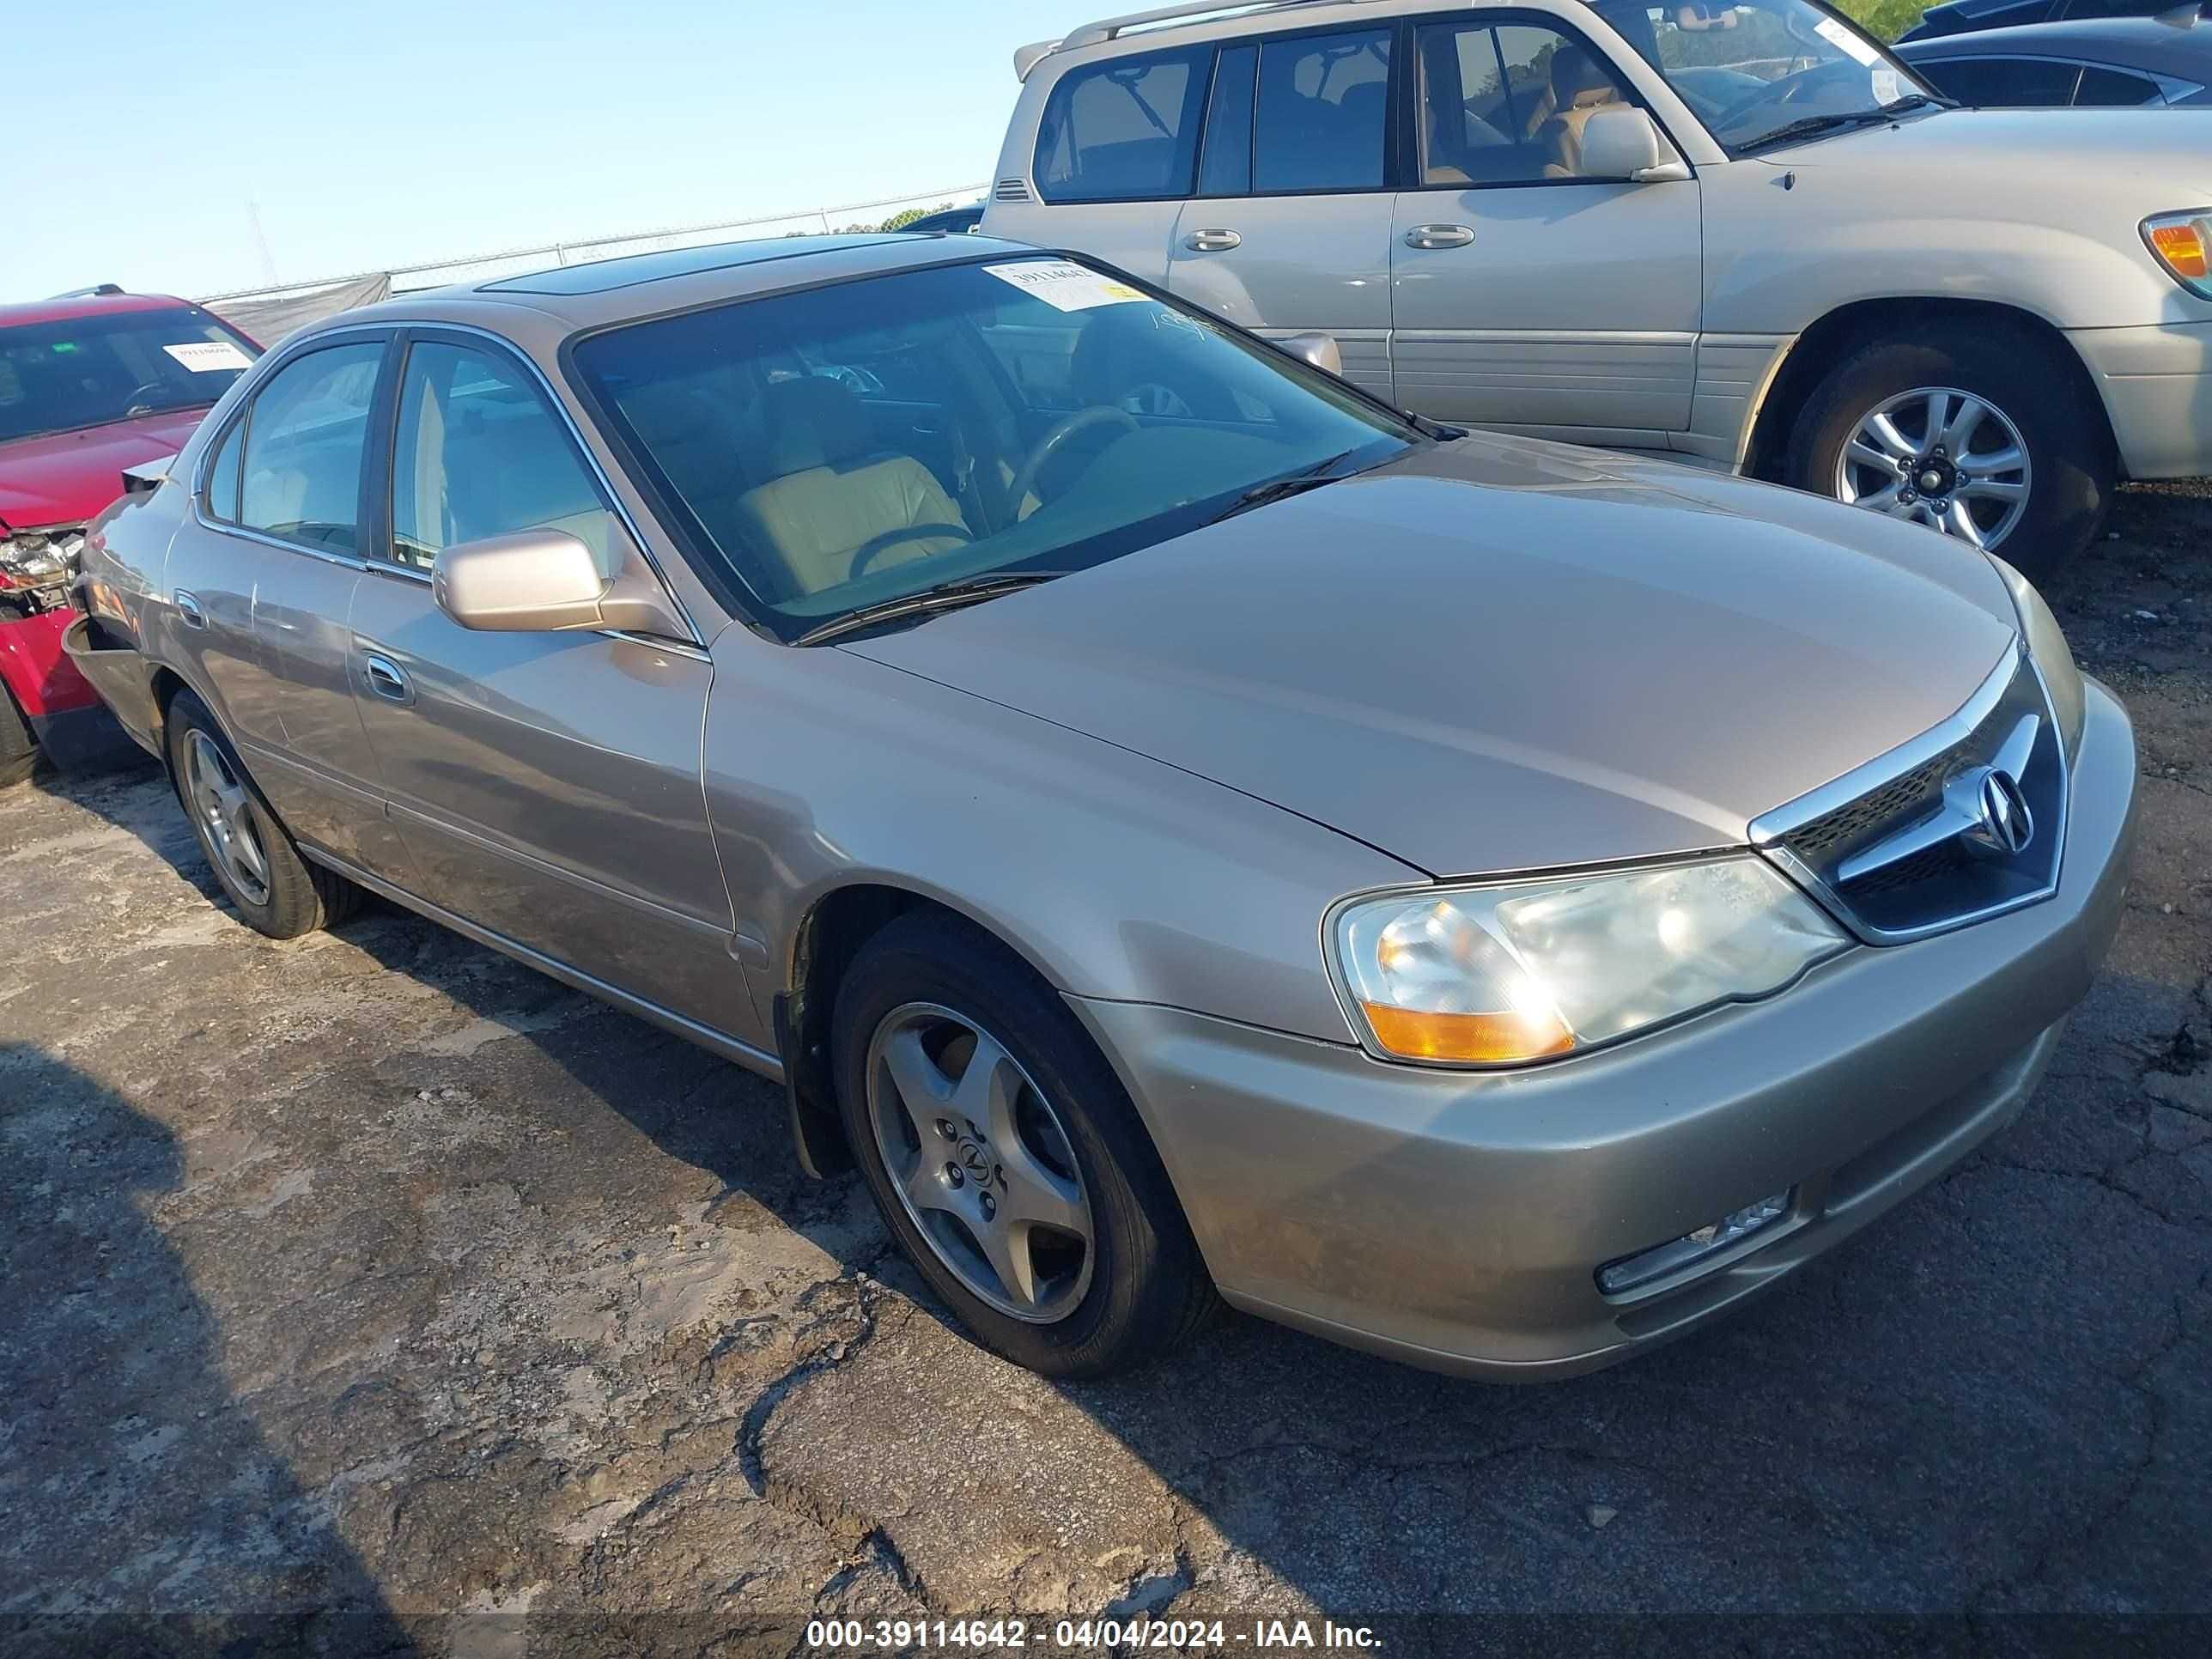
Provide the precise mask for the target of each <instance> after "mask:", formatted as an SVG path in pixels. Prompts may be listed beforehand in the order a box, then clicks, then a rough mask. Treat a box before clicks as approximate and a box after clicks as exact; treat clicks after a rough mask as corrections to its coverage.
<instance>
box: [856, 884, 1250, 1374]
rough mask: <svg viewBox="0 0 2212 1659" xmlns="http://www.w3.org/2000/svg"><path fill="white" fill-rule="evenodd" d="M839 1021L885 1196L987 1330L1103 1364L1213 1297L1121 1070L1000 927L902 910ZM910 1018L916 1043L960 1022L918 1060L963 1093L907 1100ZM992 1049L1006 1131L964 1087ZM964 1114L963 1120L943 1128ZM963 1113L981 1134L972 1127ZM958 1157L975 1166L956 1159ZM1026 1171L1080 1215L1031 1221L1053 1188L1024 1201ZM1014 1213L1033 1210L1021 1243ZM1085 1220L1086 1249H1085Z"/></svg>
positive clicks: (921, 1265) (982, 1333)
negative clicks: (1017, 1263)
mask: <svg viewBox="0 0 2212 1659" xmlns="http://www.w3.org/2000/svg"><path fill="white" fill-rule="evenodd" d="M832 1026H833V1030H832V1033H831V1047H832V1051H833V1054H834V1057H835V1062H836V1079H837V1097H838V1107H839V1110H840V1112H841V1114H842V1117H843V1120H844V1126H845V1133H846V1135H847V1137H848V1139H849V1140H850V1142H851V1145H852V1148H853V1152H854V1159H855V1161H856V1162H857V1163H858V1164H860V1170H861V1174H862V1176H863V1177H864V1178H865V1179H866V1182H867V1184H868V1190H869V1192H870V1194H872V1196H873V1197H874V1199H875V1200H876V1206H877V1208H878V1209H879V1210H880V1211H881V1212H883V1216H884V1221H885V1222H886V1223H887V1224H888V1225H889V1226H890V1230H891V1232H892V1234H893V1235H894V1236H895V1237H896V1238H897V1240H898V1242H899V1244H900V1246H901V1248H902V1249H904V1250H905V1251H906V1254H907V1256H908V1259H909V1260H910V1261H913V1263H914V1265H915V1267H916V1268H917V1269H918V1270H919V1271H920V1272H921V1276H922V1277H923V1278H924V1279H927V1281H928V1282H929V1285H930V1286H931V1288H932V1289H933V1290H934V1291H936V1292H937V1293H938V1294H939V1296H940V1297H943V1298H944V1299H945V1301H946V1302H947V1303H949V1304H951V1307H952V1309H953V1310H954V1311H955V1312H956V1313H957V1314H958V1315H959V1316H960V1319H961V1321H962V1322H963V1323H964V1324H965V1325H966V1326H967V1327H968V1328H969V1330H970V1331H971V1332H973V1333H974V1334H975V1336H976V1337H977V1338H978V1339H979V1340H981V1342H982V1343H983V1345H984V1346H987V1347H988V1348H990V1349H992V1350H993V1351H994V1352H997V1353H999V1354H1000V1355H1003V1356H1004V1357H1005V1358H1008V1359H1011V1360H1012V1361H1013V1362H1014V1363H1015V1364H1018V1365H1024V1366H1026V1367H1027V1368H1028V1369H1030V1370H1033V1371H1037V1372H1040V1373H1042V1375H1044V1376H1054V1377H1083V1376H1103V1375H1104V1374H1105V1373H1107V1372H1109V1371H1113V1370H1120V1369H1122V1368H1124V1367H1127V1366H1129V1365H1132V1364H1139V1363H1142V1362H1144V1361H1146V1360H1149V1359H1152V1358H1156V1357H1157V1356H1158V1355H1160V1354H1162V1353H1164V1352H1167V1351H1168V1350H1169V1349H1171V1348H1173V1347H1175V1346H1176V1345H1177V1344H1179V1343H1181V1342H1182V1341H1183V1340H1185V1339H1187V1338H1188V1336H1190V1335H1191V1334H1192V1333H1193V1332H1194V1331H1195V1330H1197V1329H1198V1328H1199V1327H1200V1325H1202V1324H1203V1323H1205V1322H1206V1319H1207V1318H1208V1316H1211V1315H1212V1313H1213V1311H1214V1310H1215V1309H1216V1308H1217V1307H1218V1305H1219V1304H1218V1298H1217V1297H1216V1296H1215V1293H1214V1290H1213V1283H1212V1279H1210V1278H1209V1277H1208V1276H1207V1274H1206V1265H1205V1263H1204V1262H1203V1261H1201V1260H1200V1256H1199V1252H1198V1245H1197V1243H1196V1241H1195V1240H1194V1239H1193V1238H1192V1237H1191V1232H1190V1227H1189V1224H1188V1222H1187V1221H1185V1219H1184V1218H1183V1213H1182V1206H1181V1205H1180V1204H1179V1203H1177V1201H1176V1195H1175V1192H1174V1189H1173V1188H1172V1187H1171V1186H1170V1184H1169V1182H1168V1176H1167V1171H1166V1170H1165V1168H1164V1167H1163V1166H1162V1164H1161V1163H1160V1159H1159V1154H1158V1151H1157V1150H1155V1148H1154V1147H1153V1146H1152V1139H1151V1137H1150V1135H1148V1134H1147V1133H1146V1130H1145V1127H1144V1124H1143V1122H1142V1121H1141V1120H1140V1119H1139V1117H1138V1115H1137V1110H1136V1108H1135V1107H1134V1106H1133V1104H1132V1103H1130V1100H1129V1097H1128V1095H1127V1092H1126V1091H1124V1090H1123V1089H1122V1087H1121V1081H1120V1079H1118V1078H1116V1077H1115V1074H1114V1072H1113V1069H1112V1067H1110V1066H1108V1065H1107V1063H1106V1060H1105V1058H1104V1056H1103V1055H1102V1054H1100V1053H1099V1052H1098V1050H1097V1047H1096V1046H1095V1045H1094V1044H1093V1043H1092V1042H1091V1038H1090V1036H1089V1035H1088V1034H1087V1033H1086V1032H1085V1030H1083V1028H1082V1026H1081V1024H1079V1023H1078V1021H1077V1020H1076V1019H1075V1018H1074V1016H1073V1014H1071V1013H1070V1012H1068V1010H1067V1007H1066V1004H1064V1003H1063V1002H1062V1001H1061V1000H1060V998H1059V997H1058V996H1057V995H1055V994H1054V992H1053V991H1052V989H1051V988H1050V987H1048V986H1047V985H1045V984H1044V983H1043V982H1042V981H1041V980H1039V979H1038V977H1037V976H1036V974H1035V973H1034V972H1032V971H1031V970H1030V968H1029V967H1028V966H1027V964H1025V963H1022V962H1021V961H1019V960H1018V958H1016V957H1013V956H1012V954H1011V953H1010V952H1008V951H1006V950H1005V949H1004V948H1003V947H1002V946H1000V945H999V944H998V943H997V942H996V941H995V940H994V939H990V938H989V936H988V935H987V934H984V933H981V931H980V930H978V929H976V928H974V927H969V926H968V925H967V924H965V923H963V922H960V921H956V920H954V919H952V918H950V917H945V916H940V915H909V916H906V917H902V918H901V919H900V920H898V921H894V922H892V923H891V924H890V926H889V927H885V928H884V931H883V932H882V933H878V935H877V936H876V937H875V938H874V939H872V940H870V941H869V943H868V944H867V945H865V946H864V947H863V948H862V949H861V951H860V955H859V956H858V957H856V958H855V959H854V963H853V965H852V967H851V969H849V970H848V972H847V974H846V975H845V979H844V982H843V984H842V987H840V989H839V991H838V994H837V1002H836V1013H835V1017H834V1018H833V1021H832ZM902 1036H911V1037H912V1039H913V1043H914V1047H913V1048H912V1050H911V1052H913V1053H924V1052H926V1048H925V1045H942V1044H943V1043H944V1042H945V1039H946V1038H947V1037H948V1036H949V1037H950V1039H951V1044H950V1046H949V1047H945V1046H938V1047H936V1048H935V1052H936V1054H937V1055H938V1056H939V1059H938V1060H925V1062H924V1064H925V1066H927V1070H926V1071H925V1072H924V1073H921V1076H922V1078H923V1080H924V1081H925V1082H926V1083H927V1085H929V1086H930V1087H931V1088H932V1089H933V1090H934V1089H938V1088H940V1087H941V1088H943V1089H945V1090H946V1091H957V1092H945V1093H932V1094H931V1095H930V1096H929V1103H928V1104H927V1105H925V1106H921V1107H920V1108H916V1107H915V1105H914V1104H913V1103H911V1102H909V1101H908V1098H907V1095H908V1093H911V1092H913V1085H912V1082H911V1078H912V1076H913V1075H914V1074H913V1073H910V1072H909V1073H906V1074H907V1075H908V1077H909V1085H908V1090H907V1091H899V1090H898V1089H897V1086H896V1084H895V1083H894V1082H893V1080H892V1079H891V1076H890V1073H891V1071H892V1070H893V1069H894V1067H895V1064H899V1065H902V1062H895V1060H894V1058H893V1047H892V1045H894V1044H895V1043H896V1040H897V1039H898V1038H900V1037H902ZM986 1043H988V1044H989V1045H991V1047H990V1048H988V1049H985V1048H984V1047H983V1046H982V1045H984V1044H986ZM986 1052H987V1053H989V1054H992V1055H993V1056H994V1060H996V1061H997V1062H998V1063H999V1064H1000V1066H1003V1067H1004V1070H1003V1072H1002V1073H1001V1075H1002V1076H1003V1078H1004V1079H1005V1080H1006V1084H1007V1097H1008V1100H1009V1104H1008V1105H1007V1107H1006V1110H1005V1112H1004V1113H1003V1115H1002V1116H1001V1118H1000V1120H998V1121H1003V1122H1005V1123H1007V1124H1012V1125H1015V1126H1017V1127H1015V1128H1014V1129H1013V1131H1012V1133H1011V1134H1007V1135H1000V1134H997V1133H993V1130H994V1121H993V1115H992V1114H991V1113H990V1112H989V1111H988V1110H987V1109H984V1108H981V1107H978V1106H976V1105H975V1103H974V1102H975V1099H978V1098H981V1096H980V1095H971V1094H970V1093H969V1091H967V1090H965V1089H964V1088H963V1087H962V1085H965V1084H966V1083H967V1082H968V1080H969V1079H968V1071H969V1066H972V1065H973V1064H974V1062H975V1059H976V1057H977V1055H978V1054H983V1053H986ZM871 1073H873V1074H874V1076H873V1078H872V1077H871ZM956 1074H957V1075H956ZM977 1075H978V1076H979V1077H980V1076H981V1073H978V1074H977ZM872 1088H873V1091H874V1092H872ZM886 1089H890V1090H891V1091H892V1092H891V1093H890V1094H889V1095H888V1096H887V1095H886V1094H885V1092H884V1091H885V1090H886ZM917 1118H918V1119H919V1120H920V1121H916V1120H917ZM956 1120H957V1122H958V1124H959V1126H960V1127H959V1128H958V1130H957V1132H956V1133H953V1134H951V1135H947V1134H945V1133H943V1131H942V1129H941V1127H939V1124H940V1121H946V1122H949V1121H956ZM970 1120H973V1121H975V1127H976V1128H977V1129H978V1130H979V1131H980V1133H975V1134H973V1135H971V1134H969V1133H968V1126H969V1121H970ZM887 1142H888V1143H889V1145H890V1153H889V1155H888V1156H889V1157H890V1158H896V1161H897V1162H898V1163H899V1164H901V1165H902V1168H901V1169H899V1170H893V1169H892V1168H891V1166H890V1162H889V1161H887V1152H886V1143H887ZM978 1159H980V1160H981V1161H980V1162H977V1161H976V1160H978ZM963 1160H965V1167H966V1168H968V1169H970V1170H975V1171H976V1172H977V1173H975V1175H973V1176H966V1177H964V1178H963V1176H957V1175H955V1174H954V1173H953V1166H954V1165H956V1164H963ZM994 1164H996V1165H997V1166H998V1167H997V1168H996V1169H995V1170H994V1169H993V1167H992V1166H993V1165H994ZM1047 1166H1048V1167H1049V1170H1050V1173H1049V1174H1047V1175H1043V1176H1040V1175H1039V1173H1038V1172H1039V1170H1041V1169H1044V1168H1046V1167H1047ZM1024 1169H1026V1170H1027V1171H1028V1173H1027V1174H1024ZM940 1174H941V1177H942V1178H941V1179H939V1177H940ZM925 1177H927V1179H928V1180H930V1181H932V1182H936V1184H935V1185H934V1186H933V1188H932V1191H931V1193H930V1194H928V1195H927V1198H926V1199H925V1201H924V1204H923V1205H922V1206H915V1204H914V1201H913V1200H911V1199H910V1198H908V1197H907V1196H903V1195H902V1193H903V1194H911V1193H913V1192H915V1190H916V1189H917V1188H918V1187H919V1186H921V1185H922V1184H924V1181H925ZM1009 1178H1011V1182H1012V1184H1011V1186H1009V1185H1008V1184H1007V1182H1008V1181H1009ZM1024 1182H1028V1183H1029V1184H1030V1190H1031V1191H1032V1193H1035V1192H1036V1191H1037V1190H1038V1189H1039V1188H1040V1186H1048V1187H1050V1188H1053V1189H1054V1191H1055V1192H1057V1193H1058V1194H1061V1195H1062V1196H1061V1201H1063V1202H1064V1203H1066V1206H1067V1207H1066V1210H1065V1211H1063V1212H1062V1213H1063V1215H1064V1216H1066V1217H1067V1218H1070V1219H1071V1220H1072V1221H1073V1226H1072V1229H1071V1230H1070V1231H1055V1230H1054V1228H1052V1227H1051V1226H1049V1225H1047V1226H1045V1227H1044V1228H1043V1230H1042V1232H1032V1231H1027V1230H1026V1225H1025V1224H1021V1223H1019V1222H1018V1219H1017V1218H1018V1217H1019V1216H1020V1215H1022V1214H1025V1213H1026V1214H1037V1213H1042V1211H1043V1210H1048V1209H1050V1208H1051V1206H1052V1201H1053V1200H1052V1199H1051V1198H1050V1197H1049V1196H1048V1197H1047V1198H1046V1199H1045V1201H1044V1204H1043V1205H1042V1208H1041V1207H1040V1206H1037V1205H1036V1204H1034V1203H1025V1202H1024V1200H1023V1196H1022V1194H1023V1188H1024ZM992 1194H998V1197H997V1200H996V1205H995V1207H994V1202H993V1199H992V1196H991V1195H992ZM933 1206H934V1207H933ZM979 1206H980V1207H979ZM1010 1223H1011V1224H1012V1225H1021V1226H1024V1231H1021V1232H1018V1233H1016V1234H1013V1235H1012V1247H1011V1248H1010V1247H1009V1243H1008V1237H1007V1235H1006V1232H1005V1231H1003V1230H1004V1229H1006V1228H1007V1227H1008V1226H1009V1225H1010ZM924 1225H927V1226H928V1227H929V1228H930V1231H929V1232H928V1233H927V1234H925V1232H924V1231H923V1227H924ZM994 1229H996V1230H1000V1231H994ZM1086 1232H1087V1235H1088V1237H1087V1239H1085V1241H1084V1244H1083V1248H1084V1249H1085V1250H1087V1251H1088V1252H1089V1254H1088V1256H1087V1259H1086V1258H1084V1257H1082V1256H1079V1255H1078V1254H1077V1253H1076V1251H1075V1249H1074V1245H1075V1241H1076V1240H1077V1238H1078V1237H1079V1236H1081V1235H1083V1234H1085V1233H1086ZM1033 1240H1034V1241H1036V1247H1035V1248H1036V1252H1037V1253H1036V1255H1030V1251H1031V1250H1032V1241H1033ZM1016 1250H1018V1252H1020V1253H1021V1260H1022V1261H1024V1262H1025V1263H1027V1264H1028V1267H1030V1268H1034V1273H1033V1274H1032V1273H1030V1272H1029V1271H1028V1269H1027V1268H1023V1267H1018V1268H1017V1269H1016V1275H1015V1279H1013V1280H1010V1279H1008V1277H1007V1276H1006V1273H1004V1271H1003V1269H1002V1268H999V1267H993V1266H992V1265H991V1261H1000V1262H1001V1263H1003V1262H1005V1261H1009V1260H1011V1259H1012V1257H1013V1254H1014V1252H1015V1251H1016ZM994 1252H995V1254H994ZM1024 1278H1026V1279H1029V1281H1030V1285H1031V1286H1032V1287H1033V1289H1034V1291H1035V1297H1034V1300H1031V1301H1029V1302H1027V1303H1024V1300H1023V1297H1022V1295H1021V1294H1020V1291H1018V1289H1010V1288H1009V1285H1010V1283H1018V1281H1019V1280H1020V1279H1024ZM979 1292H980V1293H979ZM986 1297H989V1298H990V1299H988V1300H987V1299H986ZM994 1302H996V1303H998V1304H1000V1305H996V1306H994V1305H993V1303H994ZM1024 1307H1026V1309H1027V1313H1026V1316H1024V1312H1023V1309H1024ZM1009 1310H1011V1311H1009Z"/></svg>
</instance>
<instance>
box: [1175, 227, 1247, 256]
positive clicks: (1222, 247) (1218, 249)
mask: <svg viewBox="0 0 2212 1659" xmlns="http://www.w3.org/2000/svg"><path fill="white" fill-rule="evenodd" d="M1182 245H1183V246H1185V247H1187V248H1188V249H1189V250H1190V251H1191V252H1193V253H1226V252H1229V250H1230V249H1231V248H1233V247H1242V246H1244V239H1243V237H1242V236H1239V235H1238V234H1237V233H1236V232H1235V231H1233V230H1194V231H1193V232H1191V234H1189V235H1188V236H1186V237H1184V238H1183V239H1182Z"/></svg>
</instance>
